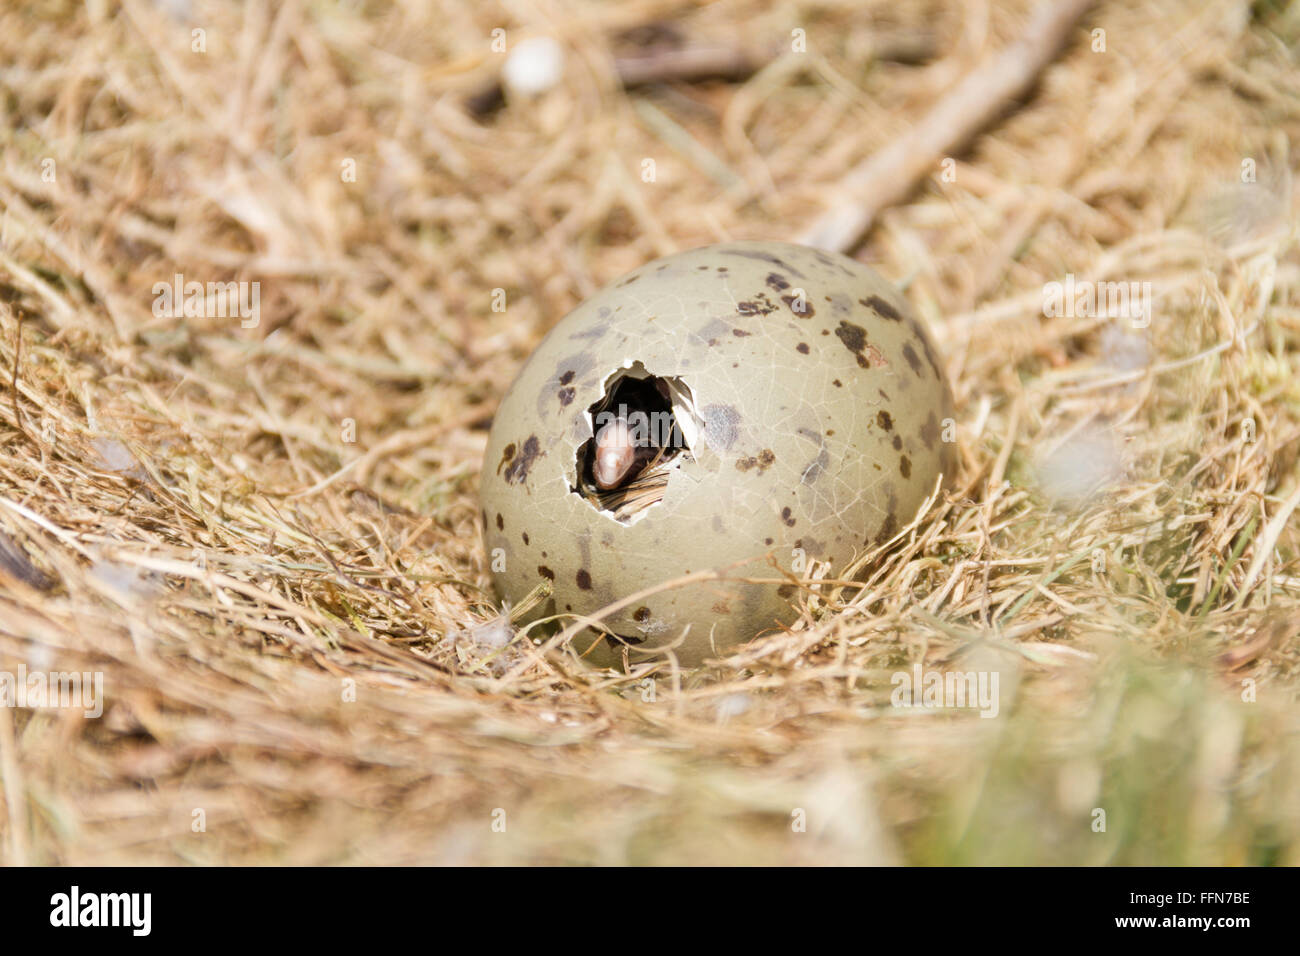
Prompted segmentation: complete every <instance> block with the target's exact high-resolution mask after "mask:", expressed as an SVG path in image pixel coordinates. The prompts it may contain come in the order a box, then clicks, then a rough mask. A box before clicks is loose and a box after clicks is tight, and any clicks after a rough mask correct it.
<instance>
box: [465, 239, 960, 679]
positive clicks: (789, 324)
mask: <svg viewBox="0 0 1300 956" xmlns="http://www.w3.org/2000/svg"><path fill="white" fill-rule="evenodd" d="M951 414H952V399H951V395H950V392H949V389H948V385H947V382H946V379H945V376H944V371H943V368H942V365H941V363H940V359H939V356H938V355H937V354H936V351H935V348H934V346H933V344H932V343H931V341H930V338H929V336H928V335H927V333H926V331H925V329H924V328H923V326H922V324H921V323H920V322H919V321H918V320H917V318H916V317H915V315H914V314H913V312H912V310H911V308H910V307H909V306H908V304H907V302H906V300H905V299H904V298H903V296H902V295H901V294H900V293H899V292H898V290H897V289H895V288H894V287H893V286H892V285H890V283H888V282H887V281H885V280H884V279H883V278H881V277H880V276H879V275H877V274H876V273H875V272H874V271H872V270H871V269H870V268H868V267H867V266H864V265H862V264H861V263H859V262H857V261H855V260H852V259H849V258H846V257H844V256H840V255H836V254H833V253H828V252H823V251H821V250H818V249H813V248H808V247H804V246H797V245H791V244H788V243H780V242H728V243H723V244H719V245H712V246H706V247H704V248H701V249H694V250H691V251H689V252H683V253H680V254H678V255H672V256H668V257H666V258H663V259H658V260H655V261H654V262H650V263H648V264H647V265H644V266H642V267H641V268H639V269H637V270H635V271H634V272H632V273H630V274H628V275H626V276H624V277H623V278H621V279H619V280H618V281H616V282H615V283H614V284H613V285H611V286H609V287H607V288H606V289H604V290H603V291H601V292H599V293H597V294H596V295H595V296H593V297H592V298H591V299H589V300H588V301H586V302H584V303H582V304H581V305H580V306H578V307H577V308H576V309H574V310H573V311H572V312H570V313H569V314H568V315H567V316H566V317H565V318H564V319H562V320H561V321H560V322H559V323H558V324H557V325H556V326H555V327H554V328H553V329H552V330H551V331H550V333H549V334H548V335H547V336H546V337H545V338H544V339H543V340H542V342H541V344H540V345H539V346H538V347H537V350H536V351H535V352H534V353H533V355H532V356H531V357H530V358H529V359H528V361H527V362H526V363H525V364H524V366H523V368H522V369H521V371H520V372H519V375H518V377H517V378H516V379H515V381H514V383H513V384H512V385H511V387H510V389H509V391H508V392H507V393H506V395H505V396H504V398H503V399H502V401H501V404H500V406H499V409H498V411H497V414H496V418H495V420H494V422H493V424H492V430H491V434H490V436H489V439H488V446H487V453H486V459H485V462H484V467H483V476H482V489H481V493H482V506H483V518H484V523H485V544H486V548H487V554H488V559H489V563H490V564H491V566H492V569H493V578H494V583H495V586H496V588H497V590H498V591H499V593H500V595H501V597H502V598H503V599H504V600H506V601H510V602H513V603H517V602H520V601H521V600H522V599H523V598H524V597H525V596H526V595H528V594H529V593H530V592H531V591H533V590H534V589H535V588H536V587H537V586H538V585H539V584H541V583H542V582H546V583H548V584H549V585H550V596H549V597H548V598H547V599H546V600H545V601H543V602H542V603H541V604H540V605H539V606H537V607H536V608H534V609H533V610H532V611H531V612H530V613H531V615H532V617H533V618H537V617H541V616H547V617H551V616H555V617H557V619H558V620H561V621H563V620H565V619H566V615H592V614H594V613H595V612H598V611H600V610H601V609H603V608H606V607H607V606H609V605H611V604H613V603H615V602H619V601H624V600H625V599H627V598H629V597H632V596H633V595H638V594H643V596H642V597H638V598H637V599H636V600H634V601H632V602H630V603H628V604H627V606H625V607H623V608H621V609H620V610H618V611H617V612H615V613H611V614H608V615H607V616H606V617H604V618H603V624H604V627H605V628H606V629H607V630H606V631H603V632H602V631H600V630H598V629H595V628H589V629H588V630H586V631H584V632H583V633H582V634H581V635H580V636H579V637H578V638H576V639H575V640H574V648H575V650H577V651H578V652H579V653H580V654H582V655H583V656H584V658H585V659H586V660H588V661H591V662H593V663H595V664H599V665H609V664H614V663H617V662H619V661H621V660H623V659H624V655H625V654H626V655H627V658H628V659H630V660H633V661H636V660H644V659H646V658H647V657H648V656H650V655H654V654H662V653H665V649H667V648H671V649H672V652H673V653H675V654H676V655H677V658H678V660H679V661H681V662H682V663H684V664H686V665H695V664H698V663H700V662H701V661H703V660H704V659H705V658H708V657H711V656H717V655H719V654H720V653H721V652H723V651H725V650H726V649H727V648H729V647H732V646H734V645H736V644H738V643H740V642H744V641H748V640H750V639H752V638H754V637H756V636H759V635H761V634H763V633H765V632H770V631H773V630H776V629H779V628H781V627H782V626H785V625H789V624H790V623H791V622H792V621H793V620H794V618H795V616H796V611H795V607H794V604H793V603H792V601H793V600H794V599H795V597H796V594H797V591H798V589H799V587H800V584H799V583H798V581H799V580H807V579H808V577H809V574H810V571H811V569H813V568H818V569H825V570H826V571H828V573H829V574H830V575H831V576H835V574H836V573H837V572H842V571H843V570H844V569H845V568H846V567H848V566H849V565H850V564H851V562H852V561H853V560H854V558H855V557H857V556H860V555H862V554H863V553H864V552H865V551H866V550H868V549H871V548H873V547H875V546H878V545H881V544H883V543H885V542H887V541H888V540H889V539H890V538H892V537H893V536H894V535H895V534H896V533H897V532H898V531H899V530H900V529H901V528H903V527H904V526H905V525H906V524H907V523H908V522H909V521H911V520H912V518H913V517H914V516H915V513H916V511H917V508H918V506H919V505H920V504H921V503H922V502H923V501H924V500H925V499H926V498H927V497H928V496H929V495H930V494H931V493H932V492H933V491H934V490H935V488H936V485H937V484H938V482H939V480H940V476H941V474H942V475H944V476H947V477H949V478H950V477H951V476H952V473H953V471H954V465H955V462H956V455H955V446H954V445H953V444H952V443H951V440H950V439H951V431H952V429H951V428H950V427H948V426H949V425H950V424H951V422H950V419H951ZM711 569H725V573H724V575H723V576H722V578H721V579H711V580H694V581H692V582H690V583H688V584H686V585H684V586H673V587H669V588H664V589H659V590H656V586H657V585H661V584H665V583H668V582H672V581H675V580H676V579H679V578H683V577H686V576H688V575H691V574H693V573H695V572H701V571H708V570H711ZM756 579H757V580H756ZM644 592H652V593H644ZM569 619H570V620H572V618H571V617H570V618H569Z"/></svg>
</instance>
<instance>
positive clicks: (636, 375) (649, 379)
mask: <svg viewBox="0 0 1300 956" xmlns="http://www.w3.org/2000/svg"><path fill="white" fill-rule="evenodd" d="M586 414H587V415H588V416H589V417H590V419H591V426H592V428H591V431H592V437H591V438H588V439H587V440H586V441H585V442H583V443H582V444H581V445H580V446H579V447H578V452H577V462H576V474H577V485H576V486H575V487H573V488H572V489H571V490H572V491H573V493H574V494H577V495H578V496H580V497H581V498H583V499H585V500H586V501H587V502H589V503H590V504H591V505H592V507H594V508H596V509H597V510H599V511H601V512H604V513H605V514H608V515H609V516H610V517H612V518H614V519H615V520H617V521H620V522H622V523H623V524H631V523H632V522H633V521H635V520H637V519H638V518H640V517H641V516H642V515H644V514H645V512H646V511H647V510H648V509H649V508H651V507H653V506H654V505H656V504H658V503H659V502H660V501H662V500H663V497H664V494H665V493H666V491H667V490H668V480H669V478H670V477H671V476H672V473H673V472H674V471H676V470H677V469H678V468H680V467H681V465H682V464H683V463H685V462H690V461H693V460H694V456H693V454H692V453H691V442H692V440H693V439H694V437H695V436H696V435H698V434H699V429H700V426H699V423H698V421H697V420H696V418H695V404H694V397H693V396H692V394H691V390H690V389H689V388H688V387H687V386H686V384H685V383H684V382H682V380H681V379H679V378H675V377H672V376H659V375H652V374H650V372H649V371H647V369H646V368H645V366H644V365H642V364H641V363H640V362H632V363H630V364H629V366H628V367H627V368H622V369H619V370H617V371H616V372H614V373H613V374H611V375H610V377H609V378H608V379H607V380H606V382H605V390H604V394H603V395H602V397H601V399H600V400H599V401H598V402H596V403H595V404H593V405H592V406H591V407H590V408H588V409H587V412H586ZM606 426H609V429H608V430H607V428H606ZM602 452H603V453H605V454H610V455H612V456H613V457H612V458H607V459H605V460H604V462H603V464H601V465H598V455H600V454H601V453H602ZM611 462H615V463H616V464H613V465H611Z"/></svg>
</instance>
